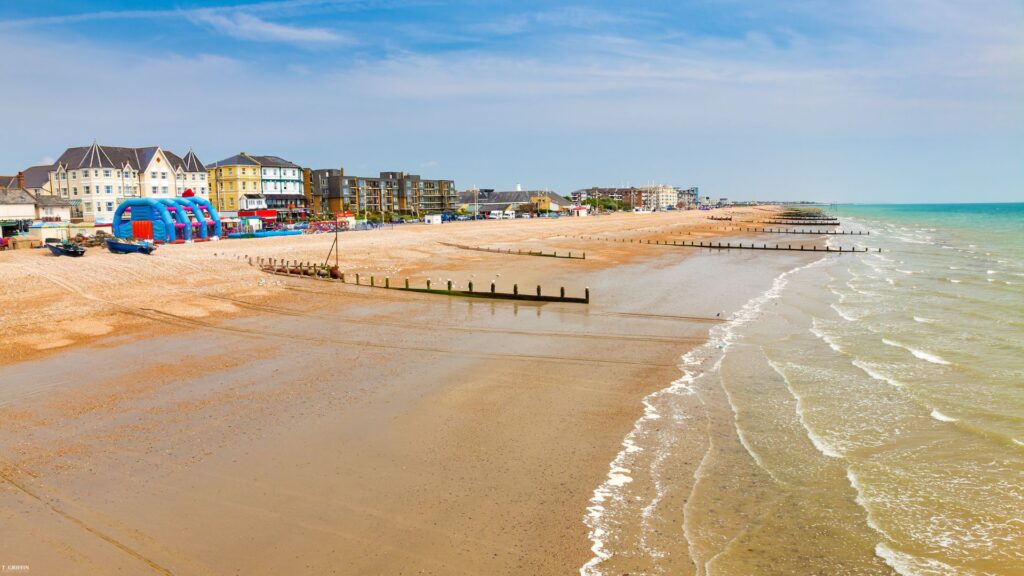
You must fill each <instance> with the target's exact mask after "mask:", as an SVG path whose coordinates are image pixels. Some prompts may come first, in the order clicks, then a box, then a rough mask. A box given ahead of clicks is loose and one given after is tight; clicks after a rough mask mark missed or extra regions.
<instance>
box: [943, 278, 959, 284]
mask: <svg viewBox="0 0 1024 576" xmlns="http://www.w3.org/2000/svg"><path fill="white" fill-rule="evenodd" d="M946 280H949V281H950V282H952V283H953V284H962V283H963V280H957V279H956V278H946Z"/></svg>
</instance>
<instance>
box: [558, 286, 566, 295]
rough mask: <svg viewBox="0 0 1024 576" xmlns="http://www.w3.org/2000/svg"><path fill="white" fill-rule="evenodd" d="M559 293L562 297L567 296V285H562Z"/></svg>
mask: <svg viewBox="0 0 1024 576" xmlns="http://www.w3.org/2000/svg"><path fill="white" fill-rule="evenodd" d="M559 295H560V296H561V297H562V298H565V286H562V288H561V290H559Z"/></svg>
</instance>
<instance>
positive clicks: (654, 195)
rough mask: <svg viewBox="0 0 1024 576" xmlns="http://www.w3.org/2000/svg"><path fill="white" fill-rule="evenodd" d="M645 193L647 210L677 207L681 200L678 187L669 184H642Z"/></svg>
mask: <svg viewBox="0 0 1024 576" xmlns="http://www.w3.org/2000/svg"><path fill="white" fill-rule="evenodd" d="M640 189H641V190H643V194H644V200H643V202H644V208H646V209H647V210H665V209H666V208H669V207H672V208H675V205H676V203H677V202H678V201H679V193H678V192H676V189H675V188H673V187H671V186H667V185H664V184H662V185H658V186H641V187H640Z"/></svg>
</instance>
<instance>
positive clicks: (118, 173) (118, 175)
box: [117, 170, 121, 178]
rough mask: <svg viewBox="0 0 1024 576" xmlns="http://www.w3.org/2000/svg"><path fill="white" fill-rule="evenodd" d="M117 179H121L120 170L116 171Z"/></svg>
mask: <svg viewBox="0 0 1024 576" xmlns="http://www.w3.org/2000/svg"><path fill="white" fill-rule="evenodd" d="M117 177H118V178H120V177H121V171H120V170H118V171H117Z"/></svg>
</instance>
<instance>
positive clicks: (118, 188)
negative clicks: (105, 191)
mask: <svg viewBox="0 0 1024 576" xmlns="http://www.w3.org/2000/svg"><path fill="white" fill-rule="evenodd" d="M117 193H118V194H120V193H121V187H120V186H118V187H117Z"/></svg>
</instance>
